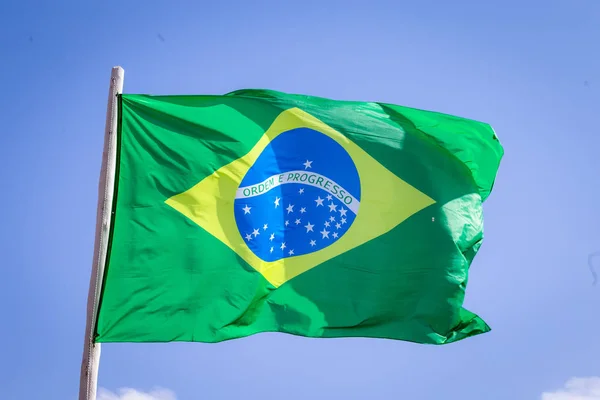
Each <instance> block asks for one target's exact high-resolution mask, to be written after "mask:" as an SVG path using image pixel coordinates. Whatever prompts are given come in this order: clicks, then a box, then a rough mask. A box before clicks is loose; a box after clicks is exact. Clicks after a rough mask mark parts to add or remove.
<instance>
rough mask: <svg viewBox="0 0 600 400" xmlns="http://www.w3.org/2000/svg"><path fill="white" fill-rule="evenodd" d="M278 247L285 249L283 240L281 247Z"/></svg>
mask: <svg viewBox="0 0 600 400" xmlns="http://www.w3.org/2000/svg"><path fill="white" fill-rule="evenodd" d="M280 249H281V250H283V249H285V242H283V243H281V247H280Z"/></svg>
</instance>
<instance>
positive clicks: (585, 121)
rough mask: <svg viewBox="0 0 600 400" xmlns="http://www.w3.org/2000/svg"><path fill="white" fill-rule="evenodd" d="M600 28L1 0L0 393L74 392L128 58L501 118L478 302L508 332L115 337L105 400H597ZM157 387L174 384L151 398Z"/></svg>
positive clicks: (551, 4) (147, 80)
mask: <svg viewBox="0 0 600 400" xmlns="http://www.w3.org/2000/svg"><path fill="white" fill-rule="evenodd" d="M92 3H95V4H96V5H92ZM170 3H172V4H170ZM481 3H486V4H481ZM491 3H493V4H491ZM598 43H600V3H599V2H598V1H597V0H589V1H583V0H570V1H566V0H565V1H537V0H530V1H522V0H521V1H512V0H506V1H502V2H500V1H496V2H480V1H463V0H456V1H452V2H446V1H440V0H437V1H427V0H425V1H419V2H416V1H412V2H404V1H389V2H385V1H369V2H366V1H360V2H353V1H351V0H347V1H303V2H283V1H280V2H275V1H273V2H262V1H255V2H254V1H253V2H249V1H248V2H242V1H237V2H234V1H221V2H219V3H218V4H217V3H216V2H215V3H212V2H183V1H172V2H167V1H160V2H159V1H133V0H132V1H120V2H116V1H105V2H75V1H73V2H67V1H54V2H41V1H38V2H35V1H26V0H20V1H5V2H3V5H2V12H0V54H1V55H2V62H1V63H0V76H2V87H3V92H4V95H3V96H2V97H0V110H2V111H1V112H0V115H1V116H2V118H1V120H2V135H1V137H0V156H1V160H2V166H3V167H2V168H1V169H0V178H1V179H2V182H3V187H4V192H3V193H4V195H3V196H2V197H0V205H1V206H2V207H1V210H2V211H1V215H2V223H1V224H0V250H1V252H2V255H3V259H2V264H1V266H2V269H1V270H2V279H0V315H1V318H2V325H1V329H0V343H1V345H0V398H2V399H7V400H13V399H18V400H20V399H75V398H76V395H77V387H78V379H79V366H80V359H81V351H82V342H83V336H84V335H83V333H84V326H85V306H86V305H85V302H86V296H87V290H88V282H89V275H90V267H91V260H92V248H93V238H94V225H95V213H96V190H97V179H98V173H99V166H100V157H101V152H102V140H103V130H104V116H105V110H106V95H107V90H108V80H109V76H110V69H111V67H112V66H113V65H122V66H123V67H124V69H125V92H128V93H151V94H190V93H196V94H198V93H210V94H218V93H225V92H229V91H231V90H234V89H240V88H269V89H275V90H282V91H287V92H296V93H305V94H312V95H318V96H325V97H332V98H337V99H354V100H375V101H383V102H390V103H396V104H401V105H406V106H412V107H418V108H424V109H430V110H435V111H441V112H446V113H451V114H457V115H461V116H464V117H469V118H474V119H478V120H482V121H485V122H488V123H490V124H492V126H493V127H494V129H495V130H496V132H497V134H498V136H499V137H500V140H501V142H502V144H503V145H504V147H505V151H506V155H505V158H504V160H503V163H502V165H501V168H500V171H499V175H498V179H497V183H496V186H495V188H494V192H493V193H492V196H491V197H490V198H489V200H488V201H487V202H486V203H485V207H484V210H485V230H486V231H485V236H486V238H485V241H484V244H483V247H482V249H481V251H480V253H479V254H478V256H477V257H476V258H475V261H474V263H473V266H472V269H471V275H470V282H469V287H468V290H467V299H466V307H467V308H468V309H470V310H473V311H474V312H477V313H478V314H480V315H481V316H482V317H483V318H484V319H485V320H486V321H487V322H488V323H489V324H490V325H491V326H492V329H493V330H492V332H491V333H489V334H486V335H482V336H479V337H475V338H472V339H469V340H466V341H462V342H459V343H456V344H452V345H448V346H443V347H433V346H423V345H421V346H420V345H415V344H410V343H404V342H395V341H389V340H374V339H336V340H318V339H304V338H298V337H291V336H287V335H281V334H262V335H257V336H254V337H250V338H246V339H242V340H236V341H230V342H225V343H220V344H213V345H208V344H182V343H178V344H147V345H146V344H111V345H105V346H104V347H103V353H102V360H101V366H100V379H99V384H100V386H101V387H103V388H106V390H108V391H110V392H111V393H112V394H111V393H109V392H104V394H102V396H103V399H104V400H117V399H119V400H121V399H126V400H133V399H138V400H140V399H144V400H150V399H160V400H166V399H174V398H176V399H177V400H188V399H197V398H204V399H237V398H244V399H261V400H262V399H277V398H282V397H283V398H286V399H287V400H294V399H305V398H311V399H335V398H340V399H342V398H344V399H391V398H394V399H461V400H481V399H486V400H494V399H498V400H507V399H510V400H521V399H522V400H525V399H527V400H531V399H542V398H543V400H575V399H577V400H582V399H583V400H597V399H600V379H593V378H592V377H599V376H600V362H599V361H598V360H599V359H600V340H599V333H598V332H600V316H599V315H600V314H599V312H598V309H599V306H600V285H599V286H592V275H591V273H590V270H589V268H588V264H587V257H588V254H590V253H592V252H593V251H597V250H600V213H599V212H598V201H599V199H600V185H599V174H600V132H599V130H598V123H597V118H598V107H599V106H600V52H598ZM598 264H599V265H598V270H599V272H600V260H598ZM571 378H578V379H579V380H577V379H576V380H572V381H570V383H568V381H569V380H570V379H571ZM126 387H129V388H133V389H135V390H137V391H139V392H134V391H129V394H128V393H127V392H125V391H121V392H119V390H120V388H126ZM155 387H163V388H165V390H167V389H168V390H169V391H172V394H169V392H166V391H163V392H162V394H161V392H160V391H159V392H155V393H154V394H148V395H147V397H145V398H144V397H140V396H142V394H141V392H151V391H152V390H153V388H155ZM119 393H120V394H119ZM135 393H137V395H136V394H135ZM544 393H545V394H544ZM586 393H587V394H586ZM594 393H595V394H594ZM135 396H138V397H135ZM577 396H579V397H577Z"/></svg>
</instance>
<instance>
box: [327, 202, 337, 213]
mask: <svg viewBox="0 0 600 400" xmlns="http://www.w3.org/2000/svg"><path fill="white" fill-rule="evenodd" d="M336 208H337V204H333V203H331V204H330V205H329V212H333V211H335V209H336Z"/></svg>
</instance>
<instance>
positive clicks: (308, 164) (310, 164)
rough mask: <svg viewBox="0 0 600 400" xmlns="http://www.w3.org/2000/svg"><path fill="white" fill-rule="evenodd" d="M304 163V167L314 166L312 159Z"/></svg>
mask: <svg viewBox="0 0 600 400" xmlns="http://www.w3.org/2000/svg"><path fill="white" fill-rule="evenodd" d="M302 165H304V169H307V168H312V161H308V160H306V162H305V163H304V164H302Z"/></svg>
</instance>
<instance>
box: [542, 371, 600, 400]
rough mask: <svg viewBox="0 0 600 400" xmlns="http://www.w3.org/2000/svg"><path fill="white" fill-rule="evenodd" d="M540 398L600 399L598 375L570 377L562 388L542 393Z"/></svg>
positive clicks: (547, 399) (556, 399) (546, 399)
mask: <svg viewBox="0 0 600 400" xmlns="http://www.w3.org/2000/svg"><path fill="white" fill-rule="evenodd" d="M542 400H600V377H589V378H571V379H569V380H568V381H567V383H566V384H565V387H564V388H563V389H561V390H558V391H556V392H546V393H542Z"/></svg>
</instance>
